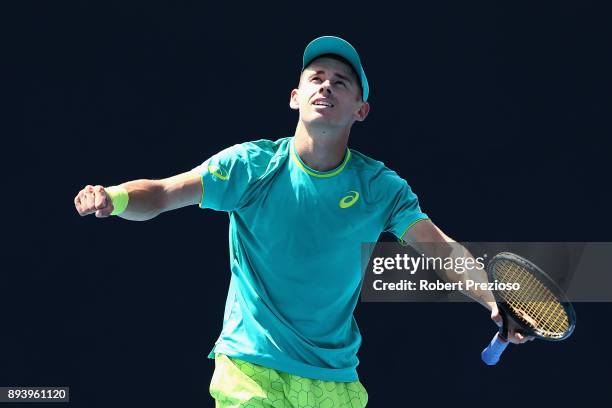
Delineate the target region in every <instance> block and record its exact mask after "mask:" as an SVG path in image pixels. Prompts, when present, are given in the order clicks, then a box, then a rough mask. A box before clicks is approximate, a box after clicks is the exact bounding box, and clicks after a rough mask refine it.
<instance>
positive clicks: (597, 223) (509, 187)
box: [0, 1, 612, 407]
mask: <svg viewBox="0 0 612 408" xmlns="http://www.w3.org/2000/svg"><path fill="white" fill-rule="evenodd" d="M536 3H537V4H536ZM3 9H4V10H3V11H2V12H1V13H0V14H1V15H2V31H3V32H2V33H1V34H2V38H3V43H4V47H3V50H4V52H3V55H2V57H1V60H2V67H3V70H4V72H5V74H4V75H3V80H2V84H3V85H2V88H3V89H4V90H5V92H3V94H4V95H5V97H6V99H5V101H6V102H7V104H6V108H5V109H3V116H4V119H3V123H4V124H3V126H2V128H3V129H4V130H3V132H2V133H4V138H3V139H4V140H3V148H2V151H3V155H2V156H4V158H3V160H2V168H3V173H4V174H5V176H4V191H3V193H2V196H3V199H2V206H3V211H2V226H3V228H2V230H3V233H4V237H5V239H4V240H3V241H4V244H3V245H2V248H3V249H2V260H3V265H2V267H1V271H2V272H1V274H0V276H1V283H0V295H1V303H0V316H2V326H1V327H0V347H1V348H0V385H6V386H8V385H31V386H54V385H56V386H59V385H67V386H70V387H71V393H72V395H71V398H72V402H71V404H70V405H71V406H74V407H109V406H114V407H136V406H180V407H212V406H213V400H212V399H211V398H210V397H209V395H208V384H209V381H210V377H211V374H212V370H213V363H212V361H210V360H207V359H206V358H205V357H206V354H207V353H208V351H209V350H210V348H211V347H212V345H213V343H214V341H215V340H216V338H217V336H218V334H219V332H220V329H221V323H222V313H223V306H224V302H225V295H226V291H227V286H228V282H229V267H228V266H229V265H228V245H227V222H228V220H227V215H226V214H223V213H214V212H212V211H203V210H199V209H197V208H195V207H192V208H186V209H182V210H180V211H175V212H171V213H166V214H162V215H161V216H159V217H158V218H156V219H154V220H151V221H149V222H143V223H139V222H128V221H125V220H122V219H118V218H112V219H104V220H100V219H96V218H94V217H93V216H90V217H86V218H81V217H79V216H78V214H77V213H76V211H75V209H74V205H73V199H74V196H75V195H76V194H77V192H78V191H79V190H80V189H81V188H83V187H84V186H85V185H86V184H102V185H112V184H118V183H120V182H123V181H127V180H132V179H137V178H162V177H167V176H170V175H174V174H177V173H181V172H183V171H186V170H189V169H191V168H192V167H194V166H196V165H198V164H200V163H201V162H202V161H204V160H205V159H206V158H208V157H209V156H211V155H212V154H214V153H216V152H218V151H219V150H221V149H223V148H225V147H227V146H229V145H232V144H234V143H239V142H243V141H247V140H253V139H259V138H269V139H277V138H280V137H284V136H289V135H291V134H292V133H293V131H294V129H295V125H296V122H297V113H296V112H294V111H291V110H290V109H289V107H288V100H289V92H290V90H291V89H292V88H293V87H294V86H295V85H296V83H297V78H298V74H299V69H300V67H301V55H302V52H303V49H304V47H305V46H306V44H307V43H308V42H309V41H310V40H312V39H313V38H315V37H317V36H319V35H339V36H341V37H344V38H346V39H347V40H348V41H350V42H351V43H353V44H354V45H355V46H356V47H357V49H358V50H359V52H360V54H361V56H362V59H363V62H364V67H365V70H366V72H367V74H368V78H369V80H370V83H371V97H370V102H371V105H372V110H371V113H370V116H369V117H368V119H367V120H366V121H365V122H364V123H362V124H357V125H356V126H355V127H354V129H353V132H352V134H351V141H350V146H351V147H352V148H354V149H357V150H359V151H361V152H363V153H365V154H367V155H369V156H371V157H374V158H376V159H379V160H382V161H384V162H385V164H386V165H387V166H389V167H390V168H393V169H395V170H396V171H398V172H399V173H400V175H402V176H403V177H404V178H406V179H407V180H408V182H409V183H410V185H411V186H412V187H413V189H414V191H415V192H416V193H417V194H418V195H419V197H420V200H421V206H422V208H423V209H424V210H425V211H426V212H427V213H428V214H429V215H430V216H431V218H432V219H433V220H434V222H435V223H436V224H437V225H439V226H440V227H441V228H442V229H443V230H444V231H445V232H446V233H447V234H448V235H450V236H451V237H453V238H455V239H457V240H462V241H610V240H612V239H611V236H610V228H611V227H612V221H611V219H610V216H609V210H608V208H609V202H610V201H609V190H610V184H609V176H610V171H609V165H610V163H609V161H610V156H611V155H610V152H611V150H610V144H609V141H608V139H609V137H610V135H611V132H610V108H611V107H612V106H611V103H610V72H612V70H611V68H612V64H610V61H609V56H610V39H611V38H612V36H611V34H612V30H610V11H611V10H610V8H607V7H602V6H601V5H598V4H596V3H594V2H589V1H572V2H567V1H560V2H559V1H554V2H552V1H551V2H544V3H542V2H524V3H516V2H512V4H510V3H507V4H505V5H502V2H490V1H480V2H469V4H466V2H455V1H448V2H419V3H414V4H413V3H409V4H406V5H403V6H401V7H400V6H399V5H398V4H396V3H386V4H385V3H383V2H371V3H368V4H359V3H355V2H352V3H339V2H302V3H297V2H286V3H283V4H272V3H266V2H255V3H251V4H250V5H241V4H238V3H231V4H227V5H220V4H218V3H208V2H193V3H185V2H172V4H162V3H159V2H142V3H133V2H116V3H109V2H43V1H41V2H38V3H27V2H20V3H19V9H18V10H17V9H16V8H8V7H3ZM296 233H297V232H296ZM381 239H383V240H392V239H393V237H391V236H382V237H381ZM602 273H609V271H602ZM575 306H576V311H577V315H578V326H577V329H576V331H575V333H574V335H573V336H572V337H571V338H570V339H569V340H567V341H565V342H562V343H555V344H550V343H544V342H533V343H531V344H528V345H525V346H520V347H511V350H509V352H507V355H506V356H505V358H504V360H503V361H502V363H501V364H500V365H499V366H497V367H495V368H490V367H486V366H484V365H483V364H482V362H481V361H480V357H479V353H480V351H481V349H482V348H483V347H484V346H485V344H486V343H487V342H488V340H489V339H490V336H491V334H492V332H493V331H494V329H495V328H494V326H493V324H492V323H491V322H490V321H489V317H488V313H487V312H486V311H485V310H484V309H483V308H482V307H480V306H478V305H476V304H467V303H466V304H428V303H421V304H415V303H406V304H401V303H389V304H385V303H360V304H359V305H358V307H357V311H356V314H357V319H358V321H359V323H360V328H361V332H362V334H363V336H364V340H363V345H362V348H361V351H360V354H359V357H360V360H361V364H360V366H359V374H360V378H361V381H362V382H363V383H364V385H365V386H366V388H367V389H368V391H369V395H370V405H369V406H372V407H400V406H402V407H403V406H446V405H451V404H455V405H456V404H461V405H468V406H477V407H481V406H482V407H484V406H513V407H517V406H524V405H532V404H534V403H542V404H550V405H555V406H564V407H565V406H574V405H576V404H578V403H581V406H588V407H600V406H610V404H611V403H612V390H611V388H610V385H611V380H612V374H611V373H610V368H609V367H610V364H611V363H612V352H610V351H609V349H608V348H609V341H610V340H609V338H610V335H611V334H612V330H611V329H610V328H609V320H610V318H609V314H610V312H612V307H611V305H610V304H584V303H582V304H577V305H575ZM7 406H8V404H7ZM20 406H27V405H26V404H23V405H20Z"/></svg>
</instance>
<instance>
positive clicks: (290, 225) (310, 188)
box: [194, 137, 427, 382]
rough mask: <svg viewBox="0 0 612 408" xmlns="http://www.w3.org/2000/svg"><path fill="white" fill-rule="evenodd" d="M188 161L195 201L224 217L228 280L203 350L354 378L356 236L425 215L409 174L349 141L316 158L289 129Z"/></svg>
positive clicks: (401, 227) (304, 372)
mask: <svg viewBox="0 0 612 408" xmlns="http://www.w3.org/2000/svg"><path fill="white" fill-rule="evenodd" d="M194 171H197V172H199V174H201V177H202V187H203V193H202V201H201V203H200V207H201V208H211V209H213V210H218V211H227V212H228V213H229V217H230V225H229V244H230V265H231V280H230V286H229V292H228V295H227V301H226V305H225V312H224V317H223V329H222V331H221V335H220V336H219V339H218V340H217V341H216V343H215V346H214V348H213V350H212V351H211V353H210V354H209V357H210V358H214V353H223V354H226V355H228V356H230V357H235V358H239V359H242V360H245V361H248V362H251V363H254V364H259V365H262V366H266V367H269V368H273V369H276V370H280V371H284V372H287V373H290V374H294V375H299V376H302V377H309V378H315V379H319V380H324V381H342V382H351V381H356V380H357V379H358V376H357V370H356V367H357V364H358V363H359V360H358V358H357V350H358V349H359V346H360V344H361V334H360V332H359V328H358V326H357V322H356V321H355V318H354V317H353V311H354V309H355V306H356V304H357V301H358V299H359V294H360V289H361V283H362V265H361V243H364V242H376V241H377V240H378V238H379V236H380V234H381V233H382V232H383V231H389V232H391V233H393V234H394V235H395V236H397V237H398V238H401V237H402V235H403V233H404V232H405V231H406V229H408V227H409V226H411V225H412V224H414V223H415V222H416V221H418V220H421V219H426V218H427V215H425V214H424V213H423V212H421V209H420V207H419V203H418V199H417V196H416V195H415V194H414V193H413V192H412V190H411V189H410V187H409V186H408V184H407V183H406V181H405V180H404V179H402V178H401V177H399V176H398V174H397V173H395V172H394V171H392V170H389V169H388V168H387V167H385V165H384V164H383V163H381V162H379V161H376V160H373V159H371V158H369V157H367V156H365V155H363V154H361V153H359V152H357V151H355V150H352V149H347V152H346V155H345V158H344V161H343V162H342V164H341V165H340V166H339V167H338V168H336V169H335V170H331V171H327V172H320V171H316V170H313V169H311V168H309V167H308V166H307V165H306V164H304V163H303V162H302V161H301V159H300V157H299V155H298V154H297V153H296V152H295V149H294V147H293V137H287V138H283V139H279V140H277V141H270V140H257V141H253V142H246V143H241V144H238V145H234V146H232V147H230V148H228V149H225V150H223V151H221V152H220V153H218V154H216V155H214V156H213V157H211V158H210V159H208V160H206V161H205V162H204V163H203V164H202V165H200V166H198V167H196V168H195V169H194Z"/></svg>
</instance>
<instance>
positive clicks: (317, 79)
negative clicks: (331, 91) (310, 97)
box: [311, 77, 321, 82]
mask: <svg viewBox="0 0 612 408" xmlns="http://www.w3.org/2000/svg"><path fill="white" fill-rule="evenodd" d="M311 81H314V82H321V78H319V77H313V78H312V79H311Z"/></svg>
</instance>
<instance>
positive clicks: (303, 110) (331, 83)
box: [289, 57, 369, 128]
mask: <svg viewBox="0 0 612 408" xmlns="http://www.w3.org/2000/svg"><path fill="white" fill-rule="evenodd" d="M289 105H290V106H291V108H292V109H296V110H299V111H300V120H301V121H303V122H305V123H307V124H309V125H315V126H317V125H319V126H321V127H328V128H346V127H349V128H350V126H351V125H352V124H353V122H355V121H362V120H364V119H365V117H366V116H367V114H368V110H369V105H368V103H367V102H363V101H362V100H361V88H360V85H359V82H358V79H357V78H356V77H355V74H354V73H353V71H352V69H351V67H349V66H348V65H346V64H345V63H343V62H341V61H338V60H336V59H333V58H327V57H321V58H317V59H315V60H314V61H313V62H311V63H310V65H308V66H307V67H306V69H305V70H304V72H302V75H301V77H300V84H299V87H298V89H294V90H293V91H291V99H290V101H289Z"/></svg>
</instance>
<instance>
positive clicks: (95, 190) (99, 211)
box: [74, 185, 114, 218]
mask: <svg viewBox="0 0 612 408" xmlns="http://www.w3.org/2000/svg"><path fill="white" fill-rule="evenodd" d="M74 206H75V207H76V210H77V211H78V212H79V215H81V216H85V215H88V214H91V213H95V214H96V217H98V218H104V217H108V216H109V215H111V213H112V212H113V209H114V207H113V202H112V200H111V198H110V196H109V195H108V193H107V192H106V190H105V189H104V187H102V186H91V185H88V186H85V188H84V189H82V190H81V191H79V194H77V196H76V197H74Z"/></svg>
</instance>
